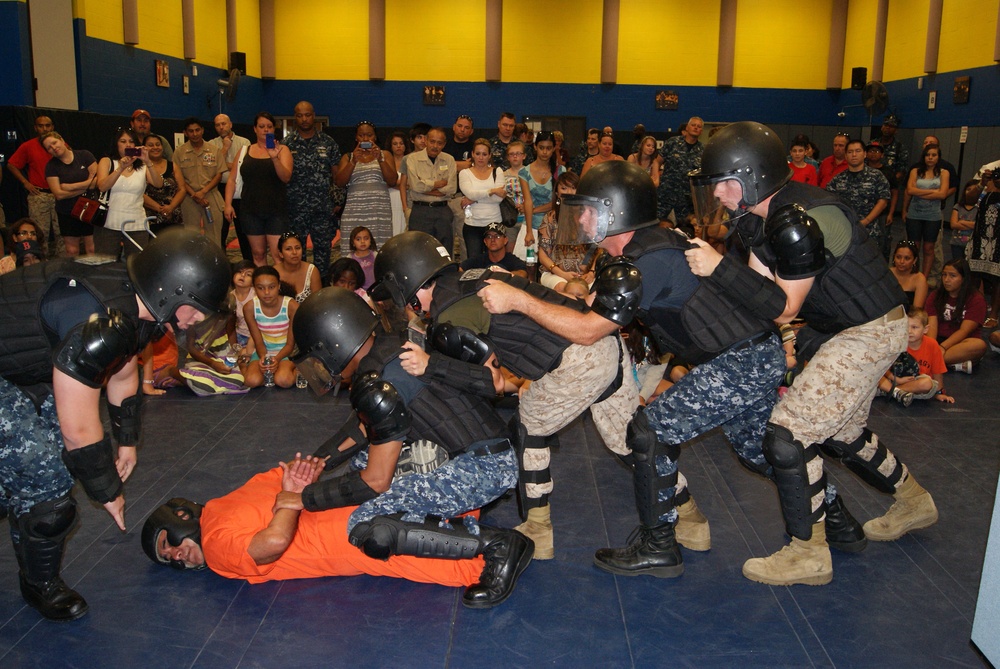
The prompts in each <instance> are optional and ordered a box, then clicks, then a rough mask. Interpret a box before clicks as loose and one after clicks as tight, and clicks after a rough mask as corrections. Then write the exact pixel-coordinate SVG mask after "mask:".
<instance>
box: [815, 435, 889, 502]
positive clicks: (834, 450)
mask: <svg viewBox="0 0 1000 669" xmlns="http://www.w3.org/2000/svg"><path fill="white" fill-rule="evenodd" d="M870 443H874V444H875V452H874V453H873V454H872V457H871V460H865V459H864V458H862V457H861V456H860V455H859V453H860V452H861V451H862V450H863V449H864V448H865V447H866V446H868V444H870ZM821 447H822V449H823V452H824V453H826V454H827V455H829V456H830V457H832V458H835V459H837V460H840V462H842V463H843V464H844V466H845V467H847V468H848V469H849V470H851V471H852V472H853V473H855V474H857V476H858V478H860V479H861V480H862V481H864V482H865V483H867V484H868V485H870V486H872V487H873V488H875V489H876V490H878V491H879V492H884V493H888V494H890V495H891V494H892V493H894V492H896V484H897V483H899V479H900V477H902V476H903V463H901V462H900V461H899V458H897V459H896V466H895V468H893V470H892V472H890V473H889V475H888V476H886V475H885V474H883V473H882V472H880V471H879V467H881V466H882V463H883V462H885V459H886V458H887V457H888V456H889V451H888V449H886V447H885V446H884V445H883V444H882V441H881V440H880V439H879V438H878V435H876V434H875V433H874V432H872V431H871V430H869V429H867V428H865V429H864V430H863V431H862V432H861V436H860V437H858V438H857V439H855V440H854V441H852V442H851V443H849V444H848V443H846V442H843V441H837V440H835V439H827V440H826V441H824V442H823V444H822V446H821Z"/></svg>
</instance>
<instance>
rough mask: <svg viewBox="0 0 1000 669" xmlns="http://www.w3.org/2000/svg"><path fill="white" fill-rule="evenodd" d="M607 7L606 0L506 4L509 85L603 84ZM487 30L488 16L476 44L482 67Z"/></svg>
mask: <svg viewBox="0 0 1000 669" xmlns="http://www.w3.org/2000/svg"><path fill="white" fill-rule="evenodd" d="M483 4H485V3H483ZM602 6H603V5H602V3H601V2H600V0H575V1H574V0H544V2H540V1H539V0H504V3H503V64H502V73H503V80H504V81H517V82H524V81H532V82H542V83H566V84H593V83H598V82H600V80H601V22H602V20H603V18H602V17H603V11H602ZM485 30H486V24H485V16H484V20H483V23H482V27H481V28H480V29H479V33H478V35H479V38H478V39H477V40H475V42H474V48H475V49H476V50H477V51H476V57H477V58H478V59H479V62H481V63H482V65H481V68H485V54H484V49H485V47H484V42H483V36H484V35H485ZM478 76H479V78H480V79H482V77H483V69H481V70H480V71H479V75H478Z"/></svg>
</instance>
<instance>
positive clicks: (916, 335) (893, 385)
mask: <svg viewBox="0 0 1000 669" xmlns="http://www.w3.org/2000/svg"><path fill="white" fill-rule="evenodd" d="M906 317H907V321H908V324H909V329H908V330H907V342H906V347H907V348H906V352H905V353H903V354H902V355H900V357H899V358H900V359H899V360H897V361H896V364H894V365H893V366H892V369H890V370H889V371H888V372H886V373H885V376H883V377H882V380H881V381H879V384H878V387H879V394H880V395H889V396H891V397H892V398H893V399H894V400H896V401H897V402H899V403H900V404H902V405H903V406H910V403H911V402H913V400H915V399H917V400H929V399H931V398H934V399H936V400H938V401H939V402H948V403H951V404H954V402H955V398H954V397H951V396H950V395H946V394H945V392H944V375H945V372H947V371H948V366H947V365H946V364H945V362H944V352H943V351H942V350H941V346H940V345H939V344H938V343H937V342H936V341H935V340H934V339H933V338H931V337H928V336H927V312H926V311H924V310H923V309H921V308H920V307H910V310H909V311H908V312H906Z"/></svg>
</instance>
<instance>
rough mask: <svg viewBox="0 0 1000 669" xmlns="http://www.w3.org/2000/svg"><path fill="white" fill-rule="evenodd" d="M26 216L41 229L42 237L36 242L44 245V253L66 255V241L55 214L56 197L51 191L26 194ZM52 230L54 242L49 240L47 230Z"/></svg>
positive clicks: (54, 255)
mask: <svg viewBox="0 0 1000 669" xmlns="http://www.w3.org/2000/svg"><path fill="white" fill-rule="evenodd" d="M28 216H29V217H31V220H33V221H34V222H35V223H37V224H38V227H39V228H41V229H42V236H43V237H44V239H39V240H38V243H39V244H42V243H44V245H45V250H46V253H45V255H46V256H48V257H49V258H58V257H60V256H64V255H66V242H64V241H63V238H62V234H61V233H60V232H59V217H58V216H57V215H56V197H55V195H53V194H52V193H39V194H38V195H29V196H28ZM50 230H51V231H52V237H53V239H54V240H55V241H54V242H50V241H49V231H50Z"/></svg>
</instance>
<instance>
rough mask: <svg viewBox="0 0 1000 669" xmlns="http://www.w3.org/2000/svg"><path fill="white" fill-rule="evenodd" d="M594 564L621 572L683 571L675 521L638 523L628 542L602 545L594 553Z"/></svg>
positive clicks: (669, 575)
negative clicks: (658, 523)
mask: <svg viewBox="0 0 1000 669" xmlns="http://www.w3.org/2000/svg"><path fill="white" fill-rule="evenodd" d="M594 564H595V565H596V566H597V567H599V568H600V569H603V570H604V571H609V572H611V573H612V574H619V575H621V576H642V575H647V576H655V577H657V578H675V577H677V576H680V575H681V574H683V573H684V560H683V559H682V558H681V549H680V548H679V547H678V546H677V541H676V539H675V538H674V526H673V523H664V524H663V525H658V526H657V527H646V526H645V525H639V526H638V527H636V528H635V530H634V531H633V532H632V534H631V535H630V536H629V538H628V546H626V547H624V548H601V549H599V550H598V551H597V552H596V553H594Z"/></svg>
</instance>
